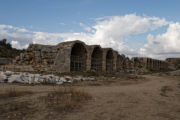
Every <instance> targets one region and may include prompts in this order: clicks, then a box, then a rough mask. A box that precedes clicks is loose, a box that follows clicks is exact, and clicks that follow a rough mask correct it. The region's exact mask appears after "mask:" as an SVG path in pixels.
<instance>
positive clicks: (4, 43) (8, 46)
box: [0, 39, 12, 49]
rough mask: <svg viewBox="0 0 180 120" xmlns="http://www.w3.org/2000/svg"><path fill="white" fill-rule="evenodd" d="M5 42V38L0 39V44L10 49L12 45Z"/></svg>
mask: <svg viewBox="0 0 180 120" xmlns="http://www.w3.org/2000/svg"><path fill="white" fill-rule="evenodd" d="M6 42H7V39H2V40H0V45H1V46H4V47H6V48H8V49H12V45H11V44H10V43H6Z"/></svg>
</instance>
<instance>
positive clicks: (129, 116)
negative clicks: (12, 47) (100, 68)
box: [0, 74, 180, 120]
mask: <svg viewBox="0 0 180 120" xmlns="http://www.w3.org/2000/svg"><path fill="white" fill-rule="evenodd" d="M73 91H74V92H73ZM79 98H81V99H79ZM62 119H63V120H180V76H168V75H161V74H156V75H143V76H126V77H97V80H96V81H84V82H79V83H75V84H73V85H69V84H66V85H63V86H62V85H61V86H52V85H24V84H5V83H1V84H0V120H62Z"/></svg>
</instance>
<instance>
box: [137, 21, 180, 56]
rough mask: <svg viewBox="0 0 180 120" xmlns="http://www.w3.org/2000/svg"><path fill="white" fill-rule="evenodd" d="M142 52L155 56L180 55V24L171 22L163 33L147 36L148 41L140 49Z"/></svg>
mask: <svg viewBox="0 0 180 120" xmlns="http://www.w3.org/2000/svg"><path fill="white" fill-rule="evenodd" d="M140 53H141V54H146V55H148V56H150V57H153V58H161V59H164V58H167V57H180V24H179V23H170V24H169V27H168V29H167V31H166V32H165V33H163V34H159V35H156V36H153V35H151V34H149V35H148V36H147V43H146V44H145V45H144V46H143V47H142V48H141V49H140Z"/></svg>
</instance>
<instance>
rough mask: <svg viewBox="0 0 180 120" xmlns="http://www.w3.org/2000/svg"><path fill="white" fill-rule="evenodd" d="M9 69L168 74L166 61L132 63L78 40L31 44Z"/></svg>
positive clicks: (112, 51) (115, 52)
mask: <svg viewBox="0 0 180 120" xmlns="http://www.w3.org/2000/svg"><path fill="white" fill-rule="evenodd" d="M6 69H8V70H12V71H46V72H47V71H48V72H56V73H64V72H71V71H97V72H145V71H147V70H167V69H168V63H167V62H166V61H161V60H155V59H151V58H140V57H135V58H132V59H129V58H128V57H126V56H125V55H123V54H119V53H118V52H117V51H115V50H113V49H112V48H102V47H101V46H100V45H86V44H85V43H84V42H82V41H79V40H76V41H69V42H62V43H60V44H58V45H54V46H51V45H39V44H30V45H29V47H28V48H27V50H26V51H25V52H24V53H21V54H20V56H18V57H16V58H15V59H14V60H13V62H12V64H11V65H7V66H6Z"/></svg>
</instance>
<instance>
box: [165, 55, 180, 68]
mask: <svg viewBox="0 0 180 120" xmlns="http://www.w3.org/2000/svg"><path fill="white" fill-rule="evenodd" d="M166 62H168V63H169V64H171V67H172V68H174V69H180V58H167V59H166Z"/></svg>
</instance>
